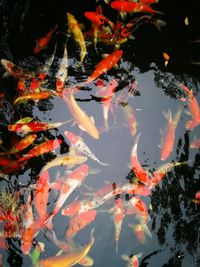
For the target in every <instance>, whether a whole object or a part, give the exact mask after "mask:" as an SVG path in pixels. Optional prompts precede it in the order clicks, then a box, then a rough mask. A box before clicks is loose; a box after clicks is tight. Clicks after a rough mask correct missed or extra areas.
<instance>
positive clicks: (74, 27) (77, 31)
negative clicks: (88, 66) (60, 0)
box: [67, 12, 87, 62]
mask: <svg viewBox="0 0 200 267" xmlns="http://www.w3.org/2000/svg"><path fill="white" fill-rule="evenodd" d="M67 19H68V27H69V32H71V33H72V34H73V35H74V39H75V41H76V42H77V43H78V44H79V46H80V49H81V62H83V60H84V58H85V56H86V54H87V48H86V44H85V40H84V36H83V33H82V31H81V28H80V25H79V23H78V21H77V20H76V19H75V17H74V16H73V15H72V14H70V13H69V12H67Z"/></svg>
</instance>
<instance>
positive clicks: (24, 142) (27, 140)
mask: <svg viewBox="0 0 200 267" xmlns="http://www.w3.org/2000/svg"><path fill="white" fill-rule="evenodd" d="M36 138H37V135H36V134H29V135H27V136H26V137H24V138H23V139H21V140H20V141H19V142H17V143H16V144H14V146H13V147H12V148H11V149H10V150H9V151H5V152H0V155H10V154H15V153H17V152H20V151H22V150H24V149H25V148H27V147H28V146H30V145H32V143H33V142H34V141H35V139H36Z"/></svg>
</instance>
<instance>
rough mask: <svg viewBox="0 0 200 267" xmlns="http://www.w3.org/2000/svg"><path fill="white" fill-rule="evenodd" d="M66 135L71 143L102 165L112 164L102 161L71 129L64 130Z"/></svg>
mask: <svg viewBox="0 0 200 267" xmlns="http://www.w3.org/2000/svg"><path fill="white" fill-rule="evenodd" d="M64 133H65V135H66V136H67V138H68V139H69V141H70V142H71V144H72V145H73V146H74V147H75V148H76V149H78V150H79V151H81V152H82V153H83V154H85V155H86V156H87V157H89V158H91V159H93V160H94V161H96V162H98V163H99V164H100V165H102V166H109V165H110V164H108V163H104V162H101V161H100V160H99V159H98V158H97V157H96V156H95V155H94V154H93V153H92V151H91V150H90V148H89V147H88V146H87V145H86V144H85V143H84V142H83V141H82V140H81V138H80V137H78V136H77V135H75V134H74V133H72V132H69V131H65V132H64Z"/></svg>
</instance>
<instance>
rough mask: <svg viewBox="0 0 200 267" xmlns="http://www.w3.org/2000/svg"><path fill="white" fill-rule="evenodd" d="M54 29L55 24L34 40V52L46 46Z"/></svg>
mask: <svg viewBox="0 0 200 267" xmlns="http://www.w3.org/2000/svg"><path fill="white" fill-rule="evenodd" d="M56 29H57V25H56V26H55V27H54V28H53V29H51V30H50V31H49V32H48V33H47V34H46V35H44V36H42V37H41V38H39V39H38V40H37V41H36V46H35V48H34V50H33V52H34V54H37V53H39V52H40V51H41V50H43V49H45V48H46V47H47V45H48V44H49V42H50V40H51V38H52V36H53V34H54V32H55V30H56Z"/></svg>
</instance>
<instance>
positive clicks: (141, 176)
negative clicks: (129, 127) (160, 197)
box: [130, 134, 150, 185]
mask: <svg viewBox="0 0 200 267" xmlns="http://www.w3.org/2000/svg"><path fill="white" fill-rule="evenodd" d="M139 137H140V134H139V135H138V136H137V137H136V140H135V144H134V145H133V148H132V151H131V159H130V162H131V168H132V170H133V172H134V174H135V175H136V177H137V178H138V180H139V181H141V182H143V183H144V184H146V185H149V184H150V176H149V174H148V173H147V172H146V171H145V170H144V169H143V168H142V166H141V164H140V162H139V160H138V156H137V146H138V140H139Z"/></svg>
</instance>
